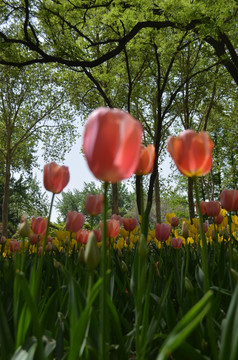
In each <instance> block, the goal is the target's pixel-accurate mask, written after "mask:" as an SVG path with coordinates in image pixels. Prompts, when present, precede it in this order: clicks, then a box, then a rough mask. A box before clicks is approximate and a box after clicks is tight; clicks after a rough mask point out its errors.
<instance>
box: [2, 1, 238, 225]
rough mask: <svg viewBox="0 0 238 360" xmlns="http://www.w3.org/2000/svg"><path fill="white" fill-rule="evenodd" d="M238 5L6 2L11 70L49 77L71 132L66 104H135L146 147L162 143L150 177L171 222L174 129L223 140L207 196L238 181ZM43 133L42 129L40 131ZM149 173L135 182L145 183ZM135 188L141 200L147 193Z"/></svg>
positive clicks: (5, 55)
mask: <svg viewBox="0 0 238 360" xmlns="http://www.w3.org/2000/svg"><path fill="white" fill-rule="evenodd" d="M237 12H238V6H237V2H236V1H233V0H232V1H230V2H229V3H227V4H224V2H223V1H221V0H219V1H217V2H216V3H214V2H212V1H205V0H198V1H193V2H191V1H188V0H186V1H181V2H174V1H172V0H166V1H164V2H163V3H161V2H160V1H152V0H151V1H148V0H143V1H141V0H140V1H139V0H133V1H119V0H114V1H113V0H111V1H108V0H94V1H80V0H78V1H75V2H72V1H67V0H61V1H57V2H55V1H51V2H49V1H36V0H34V1H28V0H25V1H24V2H20V1H14V2H12V1H5V2H4V3H1V15H0V21H1V25H0V38H1V42H0V64H2V66H3V67H2V68H1V69H2V71H3V72H4V71H5V70H4V69H7V72H8V73H9V74H10V73H11V74H12V75H11V76H13V77H14V75H13V73H14V72H16V71H21V69H22V70H23V71H25V72H27V73H28V74H30V72H31V71H36V72H37V79H39V80H40V79H41V80H42V81H43V83H44V88H42V85H40V81H39V82H38V81H37V82H34V79H35V77H34V75H29V78H28V80H26V78H25V80H24V78H22V80H21V81H22V86H23V84H25V83H26V82H29V81H30V80H29V79H31V80H33V83H34V85H31V86H33V87H34V86H35V87H36V88H37V86H38V85H39V89H40V88H41V89H42V96H44V95H45V99H46V98H47V101H48V102H47V101H46V100H45V99H43V98H42V100H41V102H40V104H41V107H42V106H44V104H48V106H49V99H52V103H51V104H54V101H56V102H57V104H58V105H59V106H58V107H57V111H58V112H59V111H63V116H62V115H61V116H58V115H59V114H58V115H57V116H58V118H60V119H65V122H64V131H69V133H71V135H72V134H73V128H72V127H71V129H69V128H67V126H69V124H72V122H71V120H70V119H69V114H70V111H69V107H68V106H66V104H68V105H69V104H70V109H71V110H73V111H74V114H76V113H77V114H80V115H81V118H82V121H84V120H85V119H86V117H87V115H88V113H89V112H90V111H92V110H93V109H94V108H96V107H98V106H102V105H104V106H109V107H118V108H122V109H125V110H127V111H129V112H130V113H131V114H132V115H133V116H134V117H135V118H138V119H139V120H140V121H141V122H142V124H143V127H144V139H143V141H144V143H145V145H146V144H148V143H151V142H152V143H154V145H155V148H156V158H155V166H154V170H153V172H152V174H151V176H150V178H149V180H148V181H147V182H146V183H145V184H144V187H145V190H146V193H147V206H146V210H147V212H148V213H149V212H150V210H151V207H152V202H153V201H154V204H155V214H156V215H155V216H156V220H157V221H161V217H162V214H161V196H162V190H163V183H162V179H161V177H160V172H159V171H158V169H159V167H158V164H160V161H161V159H163V157H164V154H165V140H166V138H167V136H168V135H169V134H172V133H173V134H175V133H177V132H179V131H182V130H184V129H194V130H196V131H201V130H207V131H209V132H210V134H211V137H212V139H213V141H214V142H215V150H214V166H213V170H212V172H211V174H210V175H209V176H208V177H206V178H205V179H204V180H203V183H202V184H201V192H202V196H203V198H206V199H208V198H209V199H210V198H216V197H217V196H218V194H219V192H220V190H221V188H222V187H224V186H227V187H233V188H234V187H237V182H238V180H237V179H238V171H237V161H238V160H237V144H235V142H234V138H235V137H236V136H237V130H236V129H237V84H238V55H237V38H238V37H237V26H236V25H237V24H236V18H237ZM46 65H47V66H46ZM17 68H19V69H20V70H16V69H17ZM25 69H27V70H25ZM46 69H47V75H46V73H45V72H46ZM45 79H48V80H45ZM3 83H5V84H6V83H9V80H4V82H3ZM41 84H42V83H41ZM11 88H13V87H11ZM15 89H16V87H15ZM4 91H5V90H4ZM14 91H16V90H14ZM49 94H50V96H49ZM62 94H63V96H62ZM65 94H67V96H66V97H65ZM61 96H62V97H61ZM66 98H67V99H66ZM60 99H61V100H60ZM45 101H46V103H45ZM33 103H34V100H33V102H32V104H33ZM37 105H38V106H39V102H38V104H37ZM41 107H40V108H41ZM62 109H63V110H62ZM55 110H56V109H54V111H53V109H52V112H53V113H54V114H57V112H55ZM39 111H40V110H39ZM41 111H42V109H41ZM46 112H47V111H46ZM47 116H48V114H47ZM70 116H73V114H72V113H71V114H70ZM48 117H49V116H48ZM48 117H47V121H48ZM2 119H3V117H2V116H1V122H2ZM51 124H53V123H51ZM54 125H56V129H58V130H57V131H56V132H55V134H56V135H57V136H55V137H54V140H53V141H52V138H51V135H50V134H51V133H52V132H51V126H48V127H46V129H47V131H46V133H45V135H44V136H43V138H44V139H45V140H46V141H45V144H46V145H45V150H46V155H47V149H48V144H50V145H52V146H50V148H51V149H53V148H54V149H57V148H60V147H57V146H56V141H61V143H64V142H63V140H62V139H63V137H64V131H62V132H61V135H62V137H61V136H60V130H59V129H61V126H62V125H61V124H59V123H57V122H55V123H54ZM66 129H67V130H66ZM40 133H41V132H40ZM36 134H37V135H36ZM37 136H39V132H36V133H35V135H34V139H35V138H37ZM73 138H74V136H72V138H71V139H73ZM71 141H72V140H71ZM25 144H26V148H27V149H30V147H31V146H32V145H31V144H30V142H29V141H28V142H25ZM4 146H5V148H6V145H4ZM26 153H27V152H26ZM29 153H30V154H32V152H31V151H29ZM50 153H51V152H49V151H48V154H50ZM24 154H25V153H24ZM55 155H56V158H57V156H58V155H59V154H55ZM16 158H17V156H16ZM18 158H20V156H19V155H18ZM49 158H51V159H52V158H53V157H52V156H50V157H49ZM29 161H30V164H33V160H32V159H31V160H29ZM6 169H7V168H5V176H6V173H7V171H6ZM22 169H23V167H22ZM12 171H13V168H12ZM176 178H177V175H176V170H175V176H174V179H176ZM179 179H180V182H179V188H180V191H179V194H182V196H184V197H185V194H186V193H187V199H188V205H189V214H190V217H191V218H192V217H193V216H194V199H193V182H192V179H189V180H188V183H187V184H181V181H182V180H181V178H179ZM140 181H141V179H140V178H137V179H136V181H135V184H136V187H137V190H138V189H139V187H140ZM5 184H6V180H5ZM181 188H182V189H183V190H181ZM171 191H172V190H171ZM135 192H136V194H137V204H138V205H139V204H140V199H138V197H139V191H136V189H135ZM4 194H7V193H6V191H4ZM118 194H119V190H118V187H117V186H116V185H115V186H113V190H112V208H113V212H119V210H120V209H119V208H120V206H119V204H118V198H119V196H118ZM139 211H140V209H139ZM4 213H5V214H6V212H5V211H4ZM5 223H6V220H5Z"/></svg>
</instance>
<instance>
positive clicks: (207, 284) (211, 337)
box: [194, 177, 218, 360]
mask: <svg viewBox="0 0 238 360" xmlns="http://www.w3.org/2000/svg"><path fill="white" fill-rule="evenodd" d="M196 180H197V179H196V177H195V178H194V188H195V194H196V202H197V208H198V214H199V224H200V234H201V238H202V269H203V274H204V284H203V286H204V292H205V293H206V292H207V291H208V290H209V287H210V281H209V273H208V256H207V242H206V237H205V232H204V229H203V216H202V211H201V208H200V199H199V190H198V185H197V181H196ZM207 333H208V337H209V340H210V345H211V351H212V355H213V357H212V358H213V359H214V360H216V359H218V351H217V345H216V339H215V331H214V324H213V320H212V314H211V310H210V311H209V312H208V314H207Z"/></svg>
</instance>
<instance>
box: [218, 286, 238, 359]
mask: <svg viewBox="0 0 238 360" xmlns="http://www.w3.org/2000/svg"><path fill="white" fill-rule="evenodd" d="M237 303H238V285H237V286H236V288H235V291H234V293H233V296H232V298H231V302H230V306H229V309H228V312H227V316H226V318H225V320H224V321H223V327H222V336H221V351H220V356H219V360H237V358H238V342H237V329H238V307H237Z"/></svg>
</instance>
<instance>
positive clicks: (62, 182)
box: [44, 162, 69, 194]
mask: <svg viewBox="0 0 238 360" xmlns="http://www.w3.org/2000/svg"><path fill="white" fill-rule="evenodd" d="M68 182H69V169H68V167H67V166H59V165H57V164H56V163H55V162H51V163H49V164H46V165H45V166H44V187H45V188H46V190H48V191H51V192H52V193H54V194H59V193H61V191H62V190H63V189H64V188H65V186H66V185H67V184H68Z"/></svg>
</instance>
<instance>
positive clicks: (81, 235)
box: [75, 229, 90, 244]
mask: <svg viewBox="0 0 238 360" xmlns="http://www.w3.org/2000/svg"><path fill="white" fill-rule="evenodd" d="M89 234H90V230H86V229H81V230H79V231H77V232H76V233H75V236H76V241H77V242H78V243H80V244H87V241H88V235H89Z"/></svg>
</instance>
